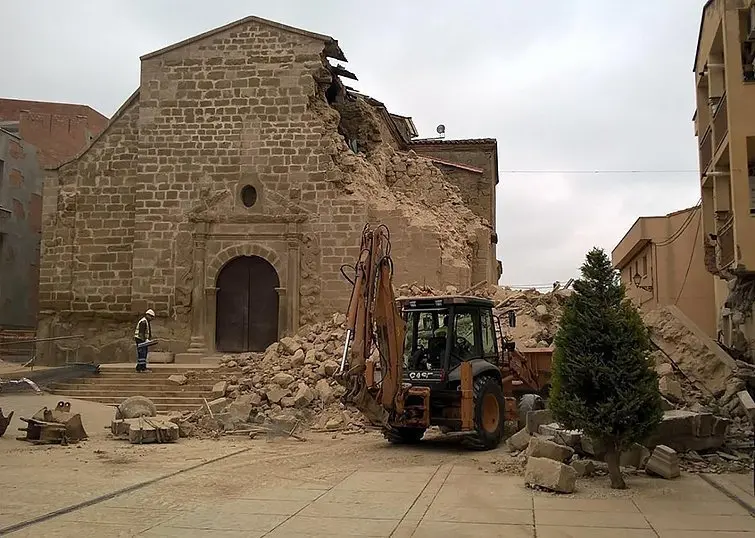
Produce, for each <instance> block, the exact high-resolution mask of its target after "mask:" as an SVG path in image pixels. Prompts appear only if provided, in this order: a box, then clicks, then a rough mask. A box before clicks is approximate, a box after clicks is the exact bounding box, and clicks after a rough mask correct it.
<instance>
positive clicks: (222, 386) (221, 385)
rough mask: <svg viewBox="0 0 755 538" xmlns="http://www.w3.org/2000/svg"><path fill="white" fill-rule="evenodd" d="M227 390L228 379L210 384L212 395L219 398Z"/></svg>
mask: <svg viewBox="0 0 755 538" xmlns="http://www.w3.org/2000/svg"><path fill="white" fill-rule="evenodd" d="M227 390H228V381H218V382H217V383H215V384H214V385H213V386H212V397H213V398H221V397H223V396H225V393H226V391H227Z"/></svg>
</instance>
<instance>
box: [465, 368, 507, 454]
mask: <svg viewBox="0 0 755 538" xmlns="http://www.w3.org/2000/svg"><path fill="white" fill-rule="evenodd" d="M505 409H506V401H505V400H504V398H503V388H502V387H501V382H500V381H499V380H498V379H496V378H494V377H490V376H480V377H478V378H477V379H475V380H474V423H475V430H476V432H475V434H474V435H473V436H471V437H468V438H467V439H466V444H467V445H468V446H470V447H471V448H475V449H477V450H490V449H492V448H496V447H497V446H498V445H499V444H500V443H501V440H502V439H503V433H504V425H505V416H506V413H505Z"/></svg>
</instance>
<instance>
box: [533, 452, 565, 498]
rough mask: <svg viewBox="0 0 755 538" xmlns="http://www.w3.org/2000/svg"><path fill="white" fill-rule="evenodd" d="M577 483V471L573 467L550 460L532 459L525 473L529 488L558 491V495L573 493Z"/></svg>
mask: <svg viewBox="0 0 755 538" xmlns="http://www.w3.org/2000/svg"><path fill="white" fill-rule="evenodd" d="M576 482H577V471H576V470H574V468H573V467H570V466H568V465H564V464H563V463H561V462H558V461H555V460H553V459H550V458H538V457H530V458H529V459H528V460H527V468H526V469H525V472H524V483H525V484H526V485H527V486H530V487H532V486H539V487H541V488H545V489H549V490H551V491H556V492H558V493H572V492H573V491H574V486H575V485H576Z"/></svg>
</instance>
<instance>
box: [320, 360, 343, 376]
mask: <svg viewBox="0 0 755 538" xmlns="http://www.w3.org/2000/svg"><path fill="white" fill-rule="evenodd" d="M323 368H324V369H325V375H326V376H328V377H332V376H333V374H335V373H336V372H337V371H338V369H339V368H340V365H339V364H338V363H337V362H336V361H325V364H323Z"/></svg>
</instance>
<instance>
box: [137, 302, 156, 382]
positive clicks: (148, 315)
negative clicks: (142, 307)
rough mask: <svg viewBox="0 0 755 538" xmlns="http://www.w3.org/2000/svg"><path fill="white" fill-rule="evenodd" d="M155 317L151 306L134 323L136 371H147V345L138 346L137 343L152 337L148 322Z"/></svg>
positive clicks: (150, 326)
mask: <svg viewBox="0 0 755 538" xmlns="http://www.w3.org/2000/svg"><path fill="white" fill-rule="evenodd" d="M153 319H155V311H154V310H152V309H151V308H150V309H149V310H147V311H146V312H145V313H144V316H142V317H141V318H140V319H139V321H138V322H137V323H136V329H135V330H134V340H135V341H136V371H137V372H146V371H147V352H148V350H149V348H148V347H147V346H142V347H139V344H141V343H143V342H146V341H147V340H151V339H152V325H151V324H150V322H151V321H152V320H153Z"/></svg>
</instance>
